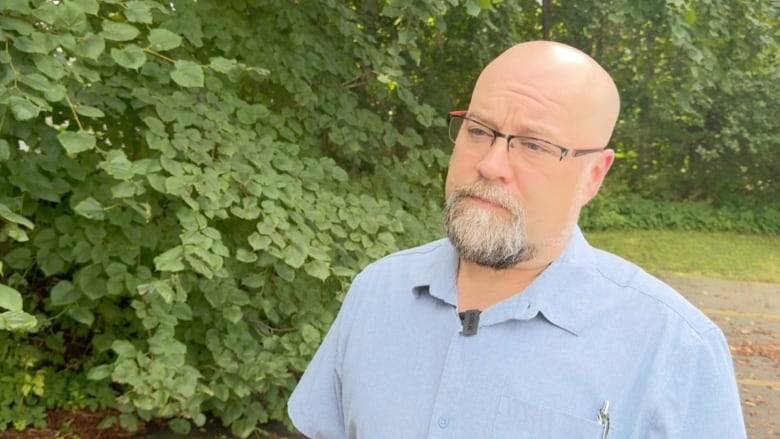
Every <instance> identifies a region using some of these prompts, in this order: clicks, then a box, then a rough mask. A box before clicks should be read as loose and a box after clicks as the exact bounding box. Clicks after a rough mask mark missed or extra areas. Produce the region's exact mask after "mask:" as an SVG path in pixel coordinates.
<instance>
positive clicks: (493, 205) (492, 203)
mask: <svg viewBox="0 0 780 439" xmlns="http://www.w3.org/2000/svg"><path fill="white" fill-rule="evenodd" d="M468 199H469V200H471V202H472V203H474V204H476V205H478V206H482V207H486V208H489V209H501V210H508V209H507V208H506V207H504V205H502V204H499V203H496V202H495V201H490V200H488V199H486V198H480V197H477V196H474V195H469V196H468Z"/></svg>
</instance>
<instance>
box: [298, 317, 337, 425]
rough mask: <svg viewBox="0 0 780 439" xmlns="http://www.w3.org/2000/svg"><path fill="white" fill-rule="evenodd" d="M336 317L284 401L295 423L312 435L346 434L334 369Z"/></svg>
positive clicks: (335, 369)
mask: <svg viewBox="0 0 780 439" xmlns="http://www.w3.org/2000/svg"><path fill="white" fill-rule="evenodd" d="M338 328H339V318H337V319H336V321H335V322H334V324H333V326H332V327H331V328H330V330H329V331H328V334H327V335H326V336H325V340H323V342H322V344H321V345H320V347H319V349H318V350H317V352H316V353H315V354H314V357H313V358H312V360H311V362H310V363H309V365H308V367H307V368H306V371H305V372H304V374H303V377H301V380H300V381H299V382H298V385H297V386H296V387H295V390H294V391H293V393H292V396H290V399H289V401H288V402H287V414H288V415H289V416H290V420H292V422H293V424H294V425H295V427H296V428H297V429H298V430H299V431H300V432H301V433H303V434H304V435H306V436H307V437H309V438H312V439H341V438H345V437H346V435H345V429H344V418H343V416H342V406H341V384H340V380H339V377H338V372H337V364H338V351H339V349H338V339H339V334H338V333H339V329H338Z"/></svg>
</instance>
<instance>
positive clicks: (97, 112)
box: [76, 105, 106, 119]
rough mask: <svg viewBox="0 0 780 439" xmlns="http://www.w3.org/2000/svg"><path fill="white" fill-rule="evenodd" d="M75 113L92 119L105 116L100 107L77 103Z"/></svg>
mask: <svg viewBox="0 0 780 439" xmlns="http://www.w3.org/2000/svg"><path fill="white" fill-rule="evenodd" d="M76 113H78V114H80V115H82V116H86V117H91V118H93V119H99V118H101V117H105V116H106V113H104V112H103V110H101V109H100V108H96V107H90V106H89V105H77V106H76Z"/></svg>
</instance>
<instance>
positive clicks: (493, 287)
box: [458, 259, 551, 311]
mask: <svg viewBox="0 0 780 439" xmlns="http://www.w3.org/2000/svg"><path fill="white" fill-rule="evenodd" d="M550 263H551V262H542V263H540V262H529V263H526V264H521V265H517V266H515V267H512V268H507V269H505V270H494V269H492V268H489V267H485V266H482V265H478V264H475V263H473V262H468V261H464V260H462V259H461V261H460V265H459V267H458V308H459V310H460V311H467V310H470V309H478V310H484V309H487V308H489V307H490V306H493V305H495V304H496V303H498V302H501V301H504V300H506V299H508V298H510V297H512V296H515V295H517V294H520V293H522V292H523V291H524V290H525V289H526V288H527V287H528V286H529V285H531V283H532V282H533V281H534V279H536V278H537V277H538V276H539V275H540V274H542V272H543V271H544V270H545V269H546V268H547V267H548V266H549V265H550Z"/></svg>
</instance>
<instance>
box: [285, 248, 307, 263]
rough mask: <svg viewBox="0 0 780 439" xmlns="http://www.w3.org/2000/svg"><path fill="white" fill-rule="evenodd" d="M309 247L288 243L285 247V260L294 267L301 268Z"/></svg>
mask: <svg viewBox="0 0 780 439" xmlns="http://www.w3.org/2000/svg"><path fill="white" fill-rule="evenodd" d="M306 251H307V248H306V247H305V246H304V245H303V244H298V243H295V244H292V245H288V246H287V248H285V249H284V262H286V263H287V264H288V265H289V266H291V267H293V268H300V267H301V266H302V265H303V263H304V262H305V261H306V255H307V253H306Z"/></svg>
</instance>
